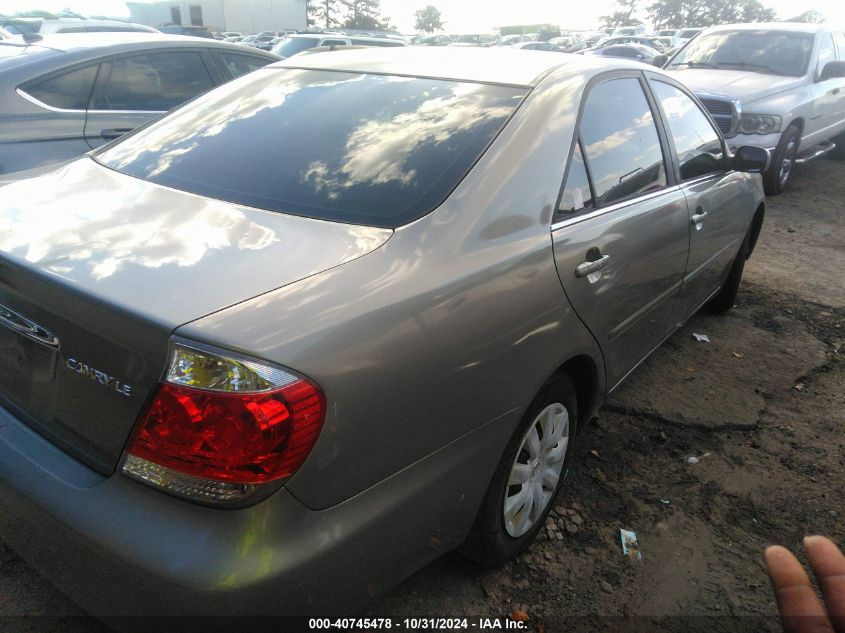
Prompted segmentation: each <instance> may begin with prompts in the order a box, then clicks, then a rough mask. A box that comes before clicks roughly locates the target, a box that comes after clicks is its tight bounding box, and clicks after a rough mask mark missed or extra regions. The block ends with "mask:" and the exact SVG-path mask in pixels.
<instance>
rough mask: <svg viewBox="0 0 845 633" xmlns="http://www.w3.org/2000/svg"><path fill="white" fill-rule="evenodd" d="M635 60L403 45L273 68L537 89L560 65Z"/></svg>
mask: <svg viewBox="0 0 845 633" xmlns="http://www.w3.org/2000/svg"><path fill="white" fill-rule="evenodd" d="M634 64H636V62H630V61H627V62H626V61H624V60H612V59H602V57H600V56H595V55H591V56H583V55H561V54H560V53H555V52H544V51H526V50H521V49H518V48H511V47H493V48H480V47H479V48H474V47H467V48H460V47H458V48H450V47H443V48H440V47H423V46H420V47H416V46H407V47H404V46H403V47H395V48H385V47H381V48H361V49H356V50H341V51H334V52H332V53H317V54H314V55H308V56H306V57H302V56H299V55H297V56H294V57H290V58H288V59H286V60H284V61H281V62H277V63H275V64H271V65H270V66H268V67H267V68H305V69H313V70H337V71H342V72H360V73H373V74H385V75H404V76H410V77H429V78H436V79H448V80H453V81H473V82H479V83H491V84H504V85H516V86H525V87H531V86H535V85H537V84H539V82H540V81H542V79H543V78H544V77H545V76H546V75H547V74H548V73H549V72H551V71H553V70H556V69H559V68H565V69H569V71H570V73H569V74H571V75H577V74H587V75H593V74H597V73H598V72H601V71H604V70H613V69H616V68H632V67H634V68H637V69H638V70H639V69H641V68H642V66H641V65H640V64H636V65H634ZM655 70H656V69H655Z"/></svg>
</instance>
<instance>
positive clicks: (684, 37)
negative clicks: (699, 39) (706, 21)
mask: <svg viewBox="0 0 845 633" xmlns="http://www.w3.org/2000/svg"><path fill="white" fill-rule="evenodd" d="M703 30H704V29H703V28H693V29H681V30H680V31H678V33H677V35H676V36H677V46H683V45H684V44H686V43H687V42H689V41H690V40H691V39H692V38H694V37H695V36H696V35H698V34H699V33H701V32H702V31H703Z"/></svg>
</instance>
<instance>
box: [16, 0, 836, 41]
mask: <svg viewBox="0 0 845 633" xmlns="http://www.w3.org/2000/svg"><path fill="white" fill-rule="evenodd" d="M762 3H763V4H764V5H765V6H768V7H771V8H773V9H774V10H775V11H776V12H777V14H778V17H780V18H783V19H786V18H789V17H792V16H794V15H797V14H799V13H802V12H804V11H806V10H809V9H815V10H816V11H819V12H820V13H822V14H823V15H825V16H826V17H827V21H828V22H829V23H833V24H838V25H845V0H762ZM427 4H433V5H434V6H436V7H437V8H438V9H440V12H441V13H442V15H443V19H444V20H445V21H446V27H445V29H446V30H447V31H449V32H451V33H460V32H465V33H466V32H473V31H475V32H477V31H489V30H492V29H493V28H495V27H499V26H507V25H509V24H537V23H551V24H557V25H558V26H560V27H561V28H562V29H564V30H566V29H590V28H594V27H596V26H597V25H598V22H599V19H600V18H601V16H602V15H606V14H608V13H610V12H611V11H612V10H613V5H614V2H613V0H589V1H588V2H575V1H574V0H487V1H486V2H483V1H481V0H381V7H382V14H383V15H385V16H389V17H390V23H391V24H394V25H396V26H397V27H398V28H399V30H400V31H402V32H404V33H413V32H414V12H415V11H416V10H417V9H421V8H422V7H424V6H425V5H427ZM642 4H643V5H646V4H648V1H647V0H644V1H643V2H642ZM34 8H40V9H45V10H47V11H59V10H61V9H64V8H70V9H73V10H74V11H77V12H79V13H81V14H83V15H111V16H115V17H120V16H124V17H128V15H129V12H128V11H127V9H126V5H125V4H124V3H123V1H122V0H0V13H14V12H15V11H22V10H26V9H34ZM642 17H645V16H642Z"/></svg>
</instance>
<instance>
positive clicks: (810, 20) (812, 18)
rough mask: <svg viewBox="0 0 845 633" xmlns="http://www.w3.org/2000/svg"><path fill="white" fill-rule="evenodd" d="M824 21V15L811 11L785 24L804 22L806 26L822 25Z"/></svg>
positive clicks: (790, 19)
mask: <svg viewBox="0 0 845 633" xmlns="http://www.w3.org/2000/svg"><path fill="white" fill-rule="evenodd" d="M825 21H826V20H825V17H824V15H822V14H821V13H819V12H818V11H813V10H812V9H810V10H809V11H804V13H801V14H800V15H796V16H795V17H794V18H789V19H788V20H787V22H804V23H806V24H824V23H825Z"/></svg>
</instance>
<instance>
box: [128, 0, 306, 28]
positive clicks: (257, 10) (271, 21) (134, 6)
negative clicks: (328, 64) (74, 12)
mask: <svg viewBox="0 0 845 633" xmlns="http://www.w3.org/2000/svg"><path fill="white" fill-rule="evenodd" d="M126 6H127V7H128V8H129V14H130V16H131V18H130V19H131V20H132V22H138V23H140V24H146V25H147V26H158V25H160V24H167V23H171V24H184V25H186V26H188V25H191V26H204V27H206V28H207V29H208V30H209V31H221V32H222V31H238V32H241V33H258V32H260V31H279V30H282V29H305V28H306V18H305V0H170V1H168V0H159V1H158V2H127V3H126Z"/></svg>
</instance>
